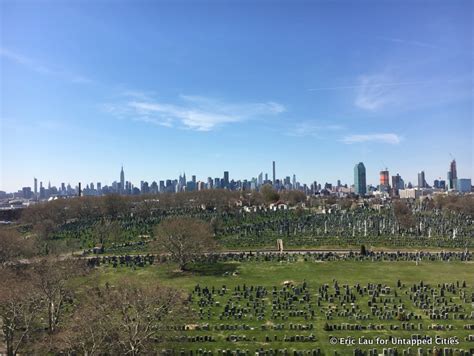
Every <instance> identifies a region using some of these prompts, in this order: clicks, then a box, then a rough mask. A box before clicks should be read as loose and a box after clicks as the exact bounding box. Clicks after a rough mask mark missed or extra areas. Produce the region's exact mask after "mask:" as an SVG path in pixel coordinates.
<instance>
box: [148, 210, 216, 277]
mask: <svg viewBox="0 0 474 356" xmlns="http://www.w3.org/2000/svg"><path fill="white" fill-rule="evenodd" d="M154 233H155V238H156V241H155V246H156V247H157V248H158V250H159V251H161V252H165V253H169V254H170V255H171V257H172V258H173V259H174V260H176V261H177V262H178V265H179V268H180V269H181V270H185V269H186V266H187V265H188V264H189V263H190V262H193V261H195V259H196V258H197V257H199V256H201V255H203V254H204V253H207V252H211V251H213V250H215V248H216V246H217V245H216V242H215V240H214V239H213V237H212V231H211V228H210V226H209V225H208V224H206V223H204V222H202V221H200V220H197V219H193V218H188V217H174V218H168V219H166V220H164V221H162V222H161V224H159V225H158V226H157V227H156V228H155V229H154Z"/></svg>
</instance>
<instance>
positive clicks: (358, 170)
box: [354, 162, 367, 195]
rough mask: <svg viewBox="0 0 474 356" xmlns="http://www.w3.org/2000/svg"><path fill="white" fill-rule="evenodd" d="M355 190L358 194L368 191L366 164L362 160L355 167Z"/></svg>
mask: <svg viewBox="0 0 474 356" xmlns="http://www.w3.org/2000/svg"><path fill="white" fill-rule="evenodd" d="M354 190H355V193H356V194H358V195H365V194H366V193H367V182H366V179H365V166H364V164H363V163H362V162H359V163H358V164H356V165H355V167H354Z"/></svg>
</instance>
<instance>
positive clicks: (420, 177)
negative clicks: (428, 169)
mask: <svg viewBox="0 0 474 356" xmlns="http://www.w3.org/2000/svg"><path fill="white" fill-rule="evenodd" d="M426 186H427V184H426V179H425V172H424V171H421V172H420V173H418V188H426Z"/></svg>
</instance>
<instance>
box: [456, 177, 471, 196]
mask: <svg viewBox="0 0 474 356" xmlns="http://www.w3.org/2000/svg"><path fill="white" fill-rule="evenodd" d="M455 182H456V187H455V189H456V190H457V191H458V192H459V193H469V192H470V191H471V179H467V178H456V180H455Z"/></svg>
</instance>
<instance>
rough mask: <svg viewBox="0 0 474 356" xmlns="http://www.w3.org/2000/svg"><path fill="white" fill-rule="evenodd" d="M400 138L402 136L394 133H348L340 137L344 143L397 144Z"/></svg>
mask: <svg viewBox="0 0 474 356" xmlns="http://www.w3.org/2000/svg"><path fill="white" fill-rule="evenodd" d="M401 140H402V138H401V137H400V136H398V135H397V134H394V133H373V134H364V135H348V136H346V137H344V138H343V139H342V142H343V143H345V144H353V143H364V142H375V143H388V144H391V145H397V144H399V143H400V142H401Z"/></svg>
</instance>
